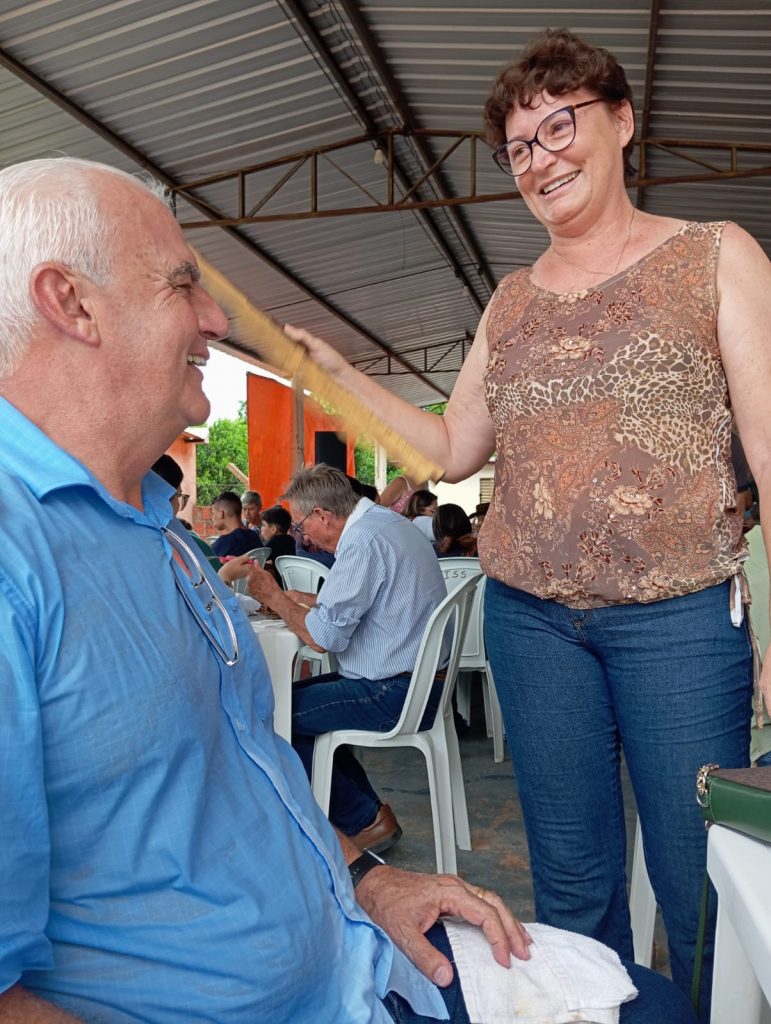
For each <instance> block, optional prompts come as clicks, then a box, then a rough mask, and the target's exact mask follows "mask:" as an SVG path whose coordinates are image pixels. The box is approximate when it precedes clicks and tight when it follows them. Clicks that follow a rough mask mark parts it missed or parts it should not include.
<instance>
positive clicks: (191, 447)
mask: <svg viewBox="0 0 771 1024" xmlns="http://www.w3.org/2000/svg"><path fill="white" fill-rule="evenodd" d="M197 447H198V445H197V444H195V443H194V442H192V441H185V440H184V438H182V437H178V438H177V440H176V441H175V442H174V444H173V445H172V446H171V447H170V448H168V449H167V453H168V454H169V455H170V456H171V457H172V459H176V461H177V462H178V463H179V464H180V466H181V467H182V472H183V473H184V474H185V475H184V478H183V480H182V487H181V490H182V493H183V494H189V495H190V501H189V502H188V506H187V509H186V510H185V512H184V513H183V516H184V515H185V514H186V513H187V515H189V513H190V511H191V510H192V507H193V505H195V503H196V497H197V494H196V485H195V472H196V469H195V466H196V459H195V450H196V448H197Z"/></svg>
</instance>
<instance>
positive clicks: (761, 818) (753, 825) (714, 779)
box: [696, 764, 771, 843]
mask: <svg viewBox="0 0 771 1024" xmlns="http://www.w3.org/2000/svg"><path fill="white" fill-rule="evenodd" d="M696 799H697V800H698V802H699V807H701V813H702V817H703V818H704V820H705V822H706V823H707V825H708V826H709V825H711V824H715V825H725V826H726V827H727V828H732V829H734V831H736V832H743V833H744V834H745V835H747V836H752V837H753V838H755V839H761V840H762V841H763V842H765V843H771V768H719V767H718V766H717V765H715V764H706V765H704V767H703V768H700V769H699V773H698V775H697V776H696Z"/></svg>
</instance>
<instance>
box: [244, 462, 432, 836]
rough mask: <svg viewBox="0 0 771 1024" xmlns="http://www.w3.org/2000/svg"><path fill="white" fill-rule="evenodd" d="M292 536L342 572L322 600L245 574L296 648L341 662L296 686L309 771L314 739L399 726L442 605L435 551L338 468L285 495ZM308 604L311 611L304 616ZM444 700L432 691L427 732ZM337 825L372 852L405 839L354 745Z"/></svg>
mask: <svg viewBox="0 0 771 1024" xmlns="http://www.w3.org/2000/svg"><path fill="white" fill-rule="evenodd" d="M283 497H284V499H285V500H286V501H287V502H288V503H289V507H290V511H291V514H292V519H293V520H294V524H295V529H297V530H300V531H301V532H302V534H303V536H304V537H307V538H308V539H309V540H310V541H312V542H313V543H314V544H316V545H317V546H318V547H320V548H322V549H323V550H325V551H333V552H334V554H335V564H334V566H333V568H332V571H331V572H330V575H329V578H328V579H327V580H326V582H325V583H324V586H323V587H322V589H321V592H320V593H319V594H318V595H317V594H299V593H296V592H291V591H290V592H289V593H286V594H284V593H282V592H281V591H280V590H279V589H278V587H277V586H276V583H275V581H274V580H273V579H272V578H271V577H270V575H269V574H268V573H266V572H263V571H261V570H259V569H256V568H254V569H253V570H252V571H251V572H250V576H249V590H250V592H251V593H252V595H253V596H254V597H256V598H258V599H259V600H261V601H264V602H265V603H266V604H268V605H270V607H271V608H273V609H274V610H275V611H277V612H278V613H279V615H281V617H282V618H283V619H284V621H285V622H286V623H287V625H288V626H289V627H290V629H292V630H293V631H294V632H295V633H297V635H298V636H299V637H301V639H302V640H303V641H304V642H305V643H306V644H309V645H310V646H312V647H313V648H314V649H316V650H320V651H332V652H333V653H334V654H335V655H336V656H337V662H338V672H335V673H331V674H328V675H324V676H316V677H314V678H312V679H310V680H307V681H306V682H304V683H303V684H300V685H299V686H298V687H296V688H295V692H294V696H293V700H292V705H293V713H292V745H293V746H294V747H295V749H296V750H297V751H298V753H299V754H300V757H301V758H302V761H303V764H304V765H305V769H306V771H307V772H308V776H309V777H310V774H311V765H312V761H313V745H314V742H315V737H316V736H318V735H320V734H321V733H325V732H330V731H331V730H333V729H371V730H378V731H383V732H385V731H387V730H388V729H390V728H392V727H393V726H394V725H395V724H396V722H397V721H398V719H399V716H400V714H401V711H402V707H403V706H404V699H405V696H406V694H407V688H408V685H409V681H410V675H411V673H412V669H413V667H414V665H415V659H416V656H417V653H418V648H419V646H420V641H421V638H422V636H423V631H424V629H425V627H426V623H427V622H428V619H429V618H430V616H431V613H432V612H433V611H434V609H435V608H436V607H437V605H438V604H439V603H440V602H441V601H442V600H443V598H444V597H445V596H446V593H447V591H446V589H445V584H444V579H443V578H442V573H441V571H440V569H439V565H438V563H437V559H436V555H435V554H434V551H433V548H432V547H431V545H430V544H429V543H428V542H427V540H426V538H425V537H424V536H423V535H422V534H421V533H420V531H419V530H416V529H414V527H413V526H412V523H411V522H410V521H409V520H408V519H405V518H404V517H403V516H400V515H398V514H397V513H395V512H392V511H391V510H390V509H387V508H383V507H381V506H380V505H375V504H374V503H373V502H372V501H370V500H369V498H360V497H359V496H358V495H356V494H355V493H354V492H353V490H352V488H351V485H350V484H349V482H348V480H347V479H346V477H345V476H344V474H343V473H341V472H340V471H339V470H337V469H332V468H331V467H330V466H325V465H318V466H313V467H312V468H310V469H303V470H301V471H300V472H299V473H296V474H295V476H294V477H293V478H292V481H291V483H290V485H289V488H288V490H287V492H286V494H285V495H284V496H283ZM309 606H310V607H309ZM440 696H441V682H438V683H437V684H436V685H435V687H434V693H432V697H431V700H430V701H429V706H428V709H427V712H426V718H427V720H426V722H425V724H426V725H430V724H431V721H432V720H433V715H434V712H435V710H436V706H437V704H438V702H439V698H440ZM329 818H330V820H331V822H332V823H333V824H334V825H335V826H336V827H337V828H338V829H339V830H340V831H341V832H343V833H345V835H347V836H349V837H350V838H351V840H352V841H353V843H354V844H355V845H356V846H358V847H359V849H361V850H364V849H369V850H372V851H373V852H375V853H379V852H382V851H383V850H386V849H388V847H390V846H392V845H393V844H394V843H395V842H396V841H397V840H398V839H399V837H400V836H401V829H400V828H399V824H398V822H397V820H396V818H395V816H394V814H393V812H392V811H391V808H390V807H389V806H388V804H383V803H381V801H380V800H379V799H378V796H377V794H376V793H375V791H374V789H373V788H372V786H371V785H370V782H369V780H368V779H367V776H366V774H365V772H364V769H363V768H362V767H361V765H360V764H359V762H358V761H357V760H356V758H355V757H354V756H353V754H352V753H351V751H350V749H349V748H347V747H342V748H340V749H339V750H338V751H337V754H336V756H335V769H334V774H333V779H332V796H331V802H330V809H329Z"/></svg>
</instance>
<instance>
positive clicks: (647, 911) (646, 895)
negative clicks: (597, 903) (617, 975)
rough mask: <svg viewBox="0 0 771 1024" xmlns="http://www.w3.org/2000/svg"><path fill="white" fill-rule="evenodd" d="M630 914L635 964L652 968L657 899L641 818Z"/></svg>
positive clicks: (634, 858) (634, 860)
mask: <svg viewBox="0 0 771 1024" xmlns="http://www.w3.org/2000/svg"><path fill="white" fill-rule="evenodd" d="M629 912H630V916H631V918H632V944H633V946H634V950H635V964H640V965H642V967H650V965H651V961H652V959H653V928H654V927H655V923H656V897H655V895H654V893H653V887H652V886H651V884H650V879H649V878H648V868H647V867H646V866H645V854H644V853H643V845H642V829H641V828H640V818H639V817H638V819H637V827H636V829H635V852H634V854H633V857H632V884H631V886H630V894H629Z"/></svg>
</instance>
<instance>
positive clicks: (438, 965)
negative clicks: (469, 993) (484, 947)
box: [356, 865, 532, 987]
mask: <svg viewBox="0 0 771 1024" xmlns="http://www.w3.org/2000/svg"><path fill="white" fill-rule="evenodd" d="M356 898H357V900H358V902H359V904H360V905H361V906H362V907H363V909H364V910H366V912H367V913H368V914H369V916H370V917H371V918H372V920H373V921H374V922H375V923H376V924H379V925H380V927H381V928H382V929H383V930H384V931H385V932H387V934H388V935H389V936H390V937H391V938H392V939H393V941H394V942H395V944H396V945H397V946H398V947H399V949H401V950H402V952H403V953H405V954H406V956H408V957H409V958H410V960H412V962H413V963H414V964H415V966H416V967H417V968H418V969H419V970H420V971H422V972H423V974H425V975H426V977H427V978H430V979H431V981H433V982H434V984H436V985H439V986H440V987H444V986H445V985H449V984H450V982H451V981H452V967H451V966H450V963H449V961H448V960H447V958H446V957H445V956H443V955H442V954H441V953H440V952H439V951H438V950H437V949H435V948H434V947H433V946H432V945H431V943H430V942H429V941H428V939H426V937H425V933H426V932H427V931H428V929H429V928H430V927H431V926H432V925H433V924H435V923H436V921H437V920H438V919H439V918H440V917H442V916H443V915H445V916H447V915H453V916H455V917H462V918H463V919H464V920H465V921H468V922H470V923H471V924H475V925H478V926H479V927H480V928H481V929H482V931H483V932H484V933H485V936H486V937H487V941H488V942H489V943H490V948H491V950H492V955H493V957H494V958H495V960H496V962H497V963H499V964H500V965H501V966H502V967H510V966H511V956H512V955H514V956H516V957H518V958H519V959H520V960H529V959H530V951H529V949H528V946H529V944H530V942H531V941H532V939H531V938H530V936H529V935H528V933H527V931H526V929H525V928H524V926H523V925H522V924H520V922H519V921H517V919H516V918H515V917H514V915H513V914H512V913H511V911H510V910H509V909H508V907H507V906H506V904H505V903H504V902H503V900H502V899H501V898H500V896H498V895H497V894H496V893H494V892H491V891H490V890H488V889H480V888H477V887H476V886H473V885H468V884H467V883H466V882H464V881H463V880H462V879H460V878H458V877H456V876H455V875H424V874H416V873H414V872H412V871H402V870H400V869H399V868H393V867H390V866H388V865H383V866H382V867H377V868H374V869H373V870H372V871H370V872H368V873H367V875H366V876H365V877H364V878H363V879H362V880H361V882H359V884H358V886H357V887H356Z"/></svg>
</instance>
